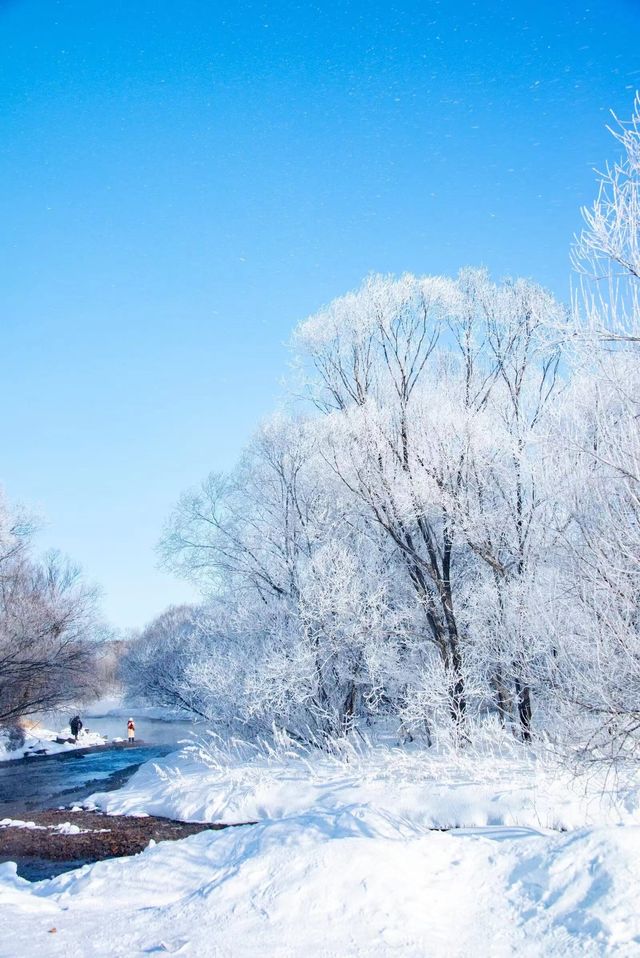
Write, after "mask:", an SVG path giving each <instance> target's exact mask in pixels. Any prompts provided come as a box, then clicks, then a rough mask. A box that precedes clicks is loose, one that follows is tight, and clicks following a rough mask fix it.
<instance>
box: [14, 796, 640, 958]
mask: <svg viewBox="0 0 640 958" xmlns="http://www.w3.org/2000/svg"><path fill="white" fill-rule="evenodd" d="M380 823H381V825H382V826H383V827H382V828H381V829H376V828H375V827H373V825H372V823H371V822H369V823H368V825H367V827H365V828H363V825H362V822H361V820H359V819H358V818H357V817H354V816H353V815H351V814H349V813H348V812H345V811H343V812H341V813H339V814H330V813H326V814H320V813H317V814H315V815H311V814H308V815H300V816H293V817H290V818H285V819H281V820H279V821H269V822H265V823H264V824H261V825H255V826H248V827H245V828H236V829H228V830H227V831H224V832H203V833H201V834H199V835H196V836H193V837H192V838H189V839H186V840H184V841H181V842H172V843H169V842H164V843H161V844H159V845H156V846H154V847H150V848H148V849H147V850H146V851H145V852H143V853H142V854H141V855H138V856H135V857H134V858H131V859H127V860H125V859H116V860H112V861H108V862H101V863H98V864H96V865H93V866H86V867H84V868H82V869H79V870H78V871H75V872H71V873H68V874H66V875H62V876H60V877H58V878H56V879H53V880H52V881H47V882H40V883H37V884H34V885H30V884H29V883H28V882H25V881H22V880H21V879H19V878H17V877H16V874H15V868H14V867H12V866H8V865H5V866H0V922H2V926H3V929H4V930H3V936H2V939H1V940H0V955H1V956H3V958H5V956H6V958H8V956H12V958H19V956H27V955H29V954H33V953H34V952H36V951H37V953H38V955H40V956H42V958H46V956H64V958H87V956H91V958H94V956H95V958H100V956H111V958H119V956H122V958H125V956H126V958H135V956H141V955H148V954H156V953H157V954H164V953H169V954H184V955H193V956H198V958H208V956H216V958H218V956H235V958H243V956H247V958H248V956H256V958H257V956H282V958H285V956H291V958H293V956H296V958H297V956H301V955H305V956H309V958H315V956H318V958H320V956H323V958H329V956H335V958H344V956H353V958H359V956H362V958H364V956H367V958H373V956H380V958H382V956H389V955H393V954H397V955H402V956H407V958H414V956H415V958H418V956H419V958H425V956H429V958H445V956H446V958H456V956H458V958H471V956H473V958H483V956H486V958H489V956H491V958H501V956H505V958H506V956H512V955H514V954H517V955H519V956H525V958H539V956H540V955H554V956H565V958H574V956H575V958H578V956H579V958H585V956H586V958H589V956H605V955H607V956H618V955H619V956H631V955H634V954H638V950H639V949H640V916H639V915H638V908H637V905H638V890H637V889H638V887H640V828H637V827H628V828H624V829H620V828H599V829H594V830H584V831H579V832H577V833H573V834H571V835H552V836H549V835H542V834H540V833H537V832H535V831H534V830H526V829H522V830H520V831H519V832H518V831H517V830H509V832H508V833H505V832H504V830H495V834H494V835H492V836H491V835H490V836H487V835H481V834H474V833H466V834H462V835H461V834H459V833H446V834H445V833H438V832H431V833H424V834H413V835H411V836H406V835H403V834H402V831H403V829H402V826H401V823H400V827H399V828H398V829H396V831H395V834H393V829H392V827H391V826H392V823H391V822H390V821H389V820H385V819H384V817H382V818H381V819H380ZM497 838H500V840H497Z"/></svg>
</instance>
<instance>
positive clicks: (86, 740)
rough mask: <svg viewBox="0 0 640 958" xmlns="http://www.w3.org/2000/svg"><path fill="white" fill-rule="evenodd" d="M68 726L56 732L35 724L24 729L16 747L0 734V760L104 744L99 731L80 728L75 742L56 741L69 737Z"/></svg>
mask: <svg viewBox="0 0 640 958" xmlns="http://www.w3.org/2000/svg"><path fill="white" fill-rule="evenodd" d="M70 737H71V732H70V731H69V728H68V727H66V728H62V729H59V730H58V731H57V732H56V731H53V730H52V729H48V728H40V726H35V727H34V728H31V729H25V731H24V742H23V743H22V744H21V745H19V746H18V747H17V748H12V747H11V745H10V741H9V740H8V739H7V738H5V737H3V736H1V735H0V762H7V761H10V760H12V759H18V758H27V757H29V756H37V755H57V754H59V753H60V752H71V751H73V750H74V749H78V748H88V747H90V746H92V745H104V744H105V743H106V742H107V739H106V738H105V737H104V735H101V734H100V733H99V732H90V731H86V730H85V729H81V731H80V735H79V736H78V741H77V743H74V742H67V741H65V742H56V738H70Z"/></svg>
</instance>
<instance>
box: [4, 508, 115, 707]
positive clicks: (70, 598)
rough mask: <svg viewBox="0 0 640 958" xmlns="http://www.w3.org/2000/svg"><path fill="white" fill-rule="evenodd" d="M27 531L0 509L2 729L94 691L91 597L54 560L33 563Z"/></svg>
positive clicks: (74, 572) (24, 523) (65, 565)
mask: <svg viewBox="0 0 640 958" xmlns="http://www.w3.org/2000/svg"><path fill="white" fill-rule="evenodd" d="M32 531H33V529H32V525H31V523H30V522H29V521H28V520H27V519H25V518H24V517H23V516H21V515H20V514H19V513H16V512H12V511H11V510H10V509H9V508H8V507H7V506H6V504H5V503H4V501H2V502H0V722H1V723H10V722H14V721H16V720H17V719H19V718H21V717H22V716H25V715H32V714H34V713H36V712H40V711H44V710H48V709H53V708H56V707H57V706H59V705H63V704H64V703H66V702H68V701H69V700H71V699H74V698H75V699H76V700H77V698H78V697H83V696H86V695H90V694H91V693H92V692H94V691H95V689H94V681H93V679H94V675H93V668H92V665H93V662H94V660H95V653H96V645H95V642H94V641H93V640H95V639H96V638H97V637H98V635H99V632H100V627H99V623H98V619H97V615H96V606H95V598H96V596H95V590H94V589H92V588H91V587H89V586H87V584H86V583H85V582H84V581H83V579H82V577H81V575H80V573H79V570H78V569H77V568H75V567H74V566H73V565H71V564H70V563H69V562H67V561H66V560H64V559H63V558H61V557H60V556H59V555H58V554H56V553H51V554H50V555H48V556H47V557H46V558H45V559H43V560H42V561H34V559H33V558H32V556H31V553H30V537H31V533H32Z"/></svg>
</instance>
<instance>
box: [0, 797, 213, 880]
mask: <svg viewBox="0 0 640 958" xmlns="http://www.w3.org/2000/svg"><path fill="white" fill-rule="evenodd" d="M228 827H230V826H228V825H222V824H217V823H200V822H197V823H196V822H191V823H187V822H178V821H172V820H171V819H168V818H158V817H156V816H152V815H143V816H140V815H138V816H132V815H105V814H103V813H101V812H97V811H86V810H84V809H81V808H79V807H74V808H72V809H55V810H53V809H50V810H48V811H42V812H35V813H34V814H31V815H29V817H28V819H11V818H4V819H0V862H2V861H12V862H16V864H17V869H18V874H19V875H21V876H22V877H23V878H29V879H31V880H33V879H34V878H35V879H42V878H52V877H54V876H55V875H58V874H60V873H61V872H63V871H66V870H68V869H69V868H71V867H77V866H78V864H88V863H93V862H97V861H104V859H107V858H118V857H121V856H128V855H137V854H139V853H140V852H142V851H143V850H144V849H145V848H147V847H148V846H149V843H153V842H164V841H176V840H178V839H182V838H188V837H189V836H190V835H196V834H198V833H199V832H202V831H212V830H213V831H215V830H218V829H221V828H228Z"/></svg>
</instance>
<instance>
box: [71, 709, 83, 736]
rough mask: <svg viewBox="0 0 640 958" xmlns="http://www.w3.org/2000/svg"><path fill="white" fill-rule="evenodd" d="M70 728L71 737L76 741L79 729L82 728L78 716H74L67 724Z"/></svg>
mask: <svg viewBox="0 0 640 958" xmlns="http://www.w3.org/2000/svg"><path fill="white" fill-rule="evenodd" d="M69 725H70V726H71V734H72V735H73V737H74V739H75V741H76V742H77V741H78V735H79V734H80V729H81V728H82V722H81V721H80V716H79V715H74V717H73V718H72V719H71V721H70V722H69Z"/></svg>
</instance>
